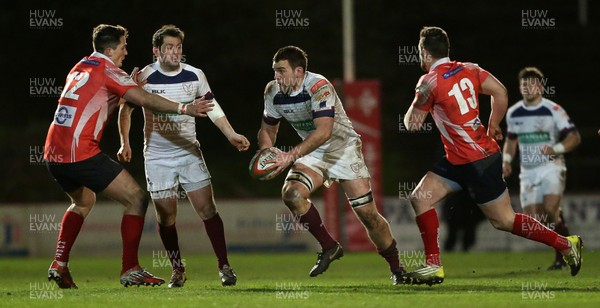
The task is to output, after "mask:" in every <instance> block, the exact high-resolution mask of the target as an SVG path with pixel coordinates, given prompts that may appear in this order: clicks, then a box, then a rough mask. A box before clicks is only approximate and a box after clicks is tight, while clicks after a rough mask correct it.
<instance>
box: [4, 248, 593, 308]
mask: <svg viewBox="0 0 600 308" xmlns="http://www.w3.org/2000/svg"><path fill="white" fill-rule="evenodd" d="M552 256H553V254H552V252H551V251H549V250H548V251H540V252H516V253H508V252H472V253H445V254H442V261H443V262H444V270H445V272H446V280H445V281H444V283H443V284H441V285H436V286H432V287H428V286H403V285H400V286H393V285H392V284H391V280H390V279H389V273H388V269H387V265H386V264H385V262H384V261H383V260H382V259H381V258H380V257H379V256H378V255H377V254H375V253H347V254H346V255H345V256H344V257H343V258H342V259H341V260H339V261H335V262H334V263H332V265H331V267H330V268H329V270H328V271H327V272H326V273H325V274H323V275H321V276H318V277H315V278H311V277H309V276H308V271H309V269H310V267H311V266H312V265H313V263H314V261H315V260H316V255H315V254H312V253H311V254H309V253H286V254H281V253H276V254H266V253H265V254H241V253H237V254H231V255H230V262H231V264H232V266H233V267H234V269H235V270H236V272H237V274H238V285H237V286H235V287H222V286H221V285H220V280H219V276H218V273H217V271H216V261H215V258H214V257H213V256H212V255H195V256H186V255H185V254H184V256H183V257H184V259H185V262H186V265H187V267H186V272H187V275H188V281H187V283H186V284H185V286H184V287H183V288H180V289H168V288H167V286H166V284H164V285H162V286H160V287H139V288H138V287H129V288H124V287H122V286H121V285H120V284H119V277H118V274H119V270H120V259H119V258H118V257H116V256H115V257H103V258H100V257H94V258H90V257H78V256H76V255H75V256H72V257H71V263H70V267H71V272H72V274H73V278H74V280H75V282H76V283H77V284H78V286H79V289H78V290H60V289H58V288H57V287H56V285H55V283H54V282H48V281H47V280H46V273H47V268H48V266H49V264H50V261H51V260H50V257H48V258H46V259H0V270H1V273H2V275H1V279H0V306H6V307H23V306H33V307H36V306H37V307H55V306H58V305H60V306H61V307H292V306H293V307H306V306H309V307H357V306H360V307H425V305H427V307H435V308H437V307H475V306H478V307H600V289H599V286H600V253H598V252H592V251H584V262H583V267H582V269H581V272H580V273H579V275H578V276H576V277H571V276H570V274H569V272H568V270H564V271H558V272H548V271H546V270H545V269H546V267H547V266H548V265H549V263H550V261H551V259H552ZM140 261H141V264H142V266H145V267H146V268H147V269H148V270H149V271H150V272H152V273H153V274H155V275H158V276H161V277H163V278H165V279H166V280H167V281H168V278H169V276H170V268H168V267H164V266H163V265H164V262H156V260H153V259H152V257H151V256H147V255H145V254H144V255H142V257H141V260H140ZM153 261H154V264H153ZM153 265H154V267H153Z"/></svg>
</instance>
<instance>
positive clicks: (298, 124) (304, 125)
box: [290, 120, 316, 131]
mask: <svg viewBox="0 0 600 308" xmlns="http://www.w3.org/2000/svg"><path fill="white" fill-rule="evenodd" d="M290 124H292V127H293V128H295V129H297V130H302V131H313V130H315V129H316V127H315V123H314V122H313V120H304V121H294V122H291V121H290Z"/></svg>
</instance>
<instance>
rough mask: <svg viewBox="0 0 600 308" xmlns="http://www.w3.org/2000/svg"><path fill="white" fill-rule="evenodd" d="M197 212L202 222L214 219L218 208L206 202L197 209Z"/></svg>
mask: <svg viewBox="0 0 600 308" xmlns="http://www.w3.org/2000/svg"><path fill="white" fill-rule="evenodd" d="M196 211H197V212H198V215H199V216H200V218H201V219H202V220H207V219H211V218H213V216H215V215H216V214H217V207H216V206H215V204H214V202H212V201H211V202H206V203H204V204H203V205H201V206H199V207H196Z"/></svg>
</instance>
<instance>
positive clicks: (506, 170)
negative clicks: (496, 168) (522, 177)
mask: <svg viewBox="0 0 600 308" xmlns="http://www.w3.org/2000/svg"><path fill="white" fill-rule="evenodd" d="M511 174H512V166H511V164H510V163H508V162H503V163H502V175H503V176H504V177H505V178H507V177H509V176H510V175H511Z"/></svg>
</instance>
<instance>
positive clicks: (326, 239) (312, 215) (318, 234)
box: [298, 203, 337, 251]
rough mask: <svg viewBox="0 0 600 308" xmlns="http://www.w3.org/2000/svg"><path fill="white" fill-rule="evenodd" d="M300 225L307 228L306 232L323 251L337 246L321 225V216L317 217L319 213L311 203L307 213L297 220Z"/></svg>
mask: <svg viewBox="0 0 600 308" xmlns="http://www.w3.org/2000/svg"><path fill="white" fill-rule="evenodd" d="M298 221H299V222H300V223H301V224H302V225H305V226H306V225H307V226H308V232H310V234H312V236H314V237H315V239H317V241H318V242H319V244H321V248H323V251H325V250H327V249H331V248H333V247H335V246H336V245H337V242H336V241H335V240H334V239H333V237H331V234H329V231H327V228H325V225H324V224H323V221H322V220H321V216H320V215H319V211H317V208H316V207H315V206H314V205H313V204H312V203H311V204H310V208H309V209H308V211H307V212H306V213H305V214H304V215H302V216H300V219H299V220H298Z"/></svg>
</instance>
